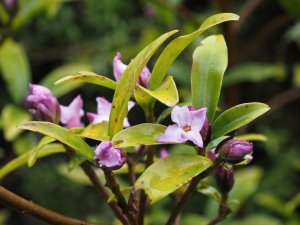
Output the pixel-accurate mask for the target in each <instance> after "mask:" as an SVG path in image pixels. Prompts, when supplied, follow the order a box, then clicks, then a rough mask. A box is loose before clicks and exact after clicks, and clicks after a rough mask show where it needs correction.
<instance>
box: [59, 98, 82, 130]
mask: <svg viewBox="0 0 300 225" xmlns="http://www.w3.org/2000/svg"><path fill="white" fill-rule="evenodd" d="M82 107H83V101H82V98H81V96H80V95H77V97H76V98H74V99H73V101H72V102H71V103H70V105H69V106H63V105H60V111H61V117H60V122H61V123H62V124H64V125H66V127H68V128H71V127H83V124H82V123H81V117H82V116H83V114H84V111H83V110H82Z"/></svg>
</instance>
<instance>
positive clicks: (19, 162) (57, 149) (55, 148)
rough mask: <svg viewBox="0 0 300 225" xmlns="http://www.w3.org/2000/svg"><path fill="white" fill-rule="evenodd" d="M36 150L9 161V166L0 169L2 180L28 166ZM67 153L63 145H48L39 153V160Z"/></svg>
mask: <svg viewBox="0 0 300 225" xmlns="http://www.w3.org/2000/svg"><path fill="white" fill-rule="evenodd" d="M34 151H35V148H34V149H33V150H31V151H28V152H25V153H24V154H22V155H20V156H19V157H17V158H15V159H13V160H11V161H9V162H8V163H7V164H5V165H4V166H2V167H1V168H0V180H1V179H2V178H3V177H4V176H6V175H7V174H9V173H10V172H12V171H14V170H15V169H18V168H19V167H21V166H23V165H25V164H26V162H27V161H28V159H29V157H30V156H31V155H32V154H33V152H34ZM61 152H65V149H64V147H63V145H61V144H48V145H45V146H43V147H42V148H41V151H39V152H38V155H37V158H42V157H45V156H48V155H52V154H56V153H61Z"/></svg>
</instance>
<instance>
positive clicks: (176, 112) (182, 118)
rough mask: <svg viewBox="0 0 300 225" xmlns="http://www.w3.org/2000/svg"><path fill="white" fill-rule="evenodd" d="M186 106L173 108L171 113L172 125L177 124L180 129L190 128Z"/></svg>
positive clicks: (190, 121)
mask: <svg viewBox="0 0 300 225" xmlns="http://www.w3.org/2000/svg"><path fill="white" fill-rule="evenodd" d="M191 115H192V114H191V112H190V110H189V108H188V106H183V107H180V106H175V107H174V108H173V110H172V113H171V119H172V121H173V122H174V123H177V124H178V125H179V126H180V127H182V128H184V127H185V126H191V124H192V116H191Z"/></svg>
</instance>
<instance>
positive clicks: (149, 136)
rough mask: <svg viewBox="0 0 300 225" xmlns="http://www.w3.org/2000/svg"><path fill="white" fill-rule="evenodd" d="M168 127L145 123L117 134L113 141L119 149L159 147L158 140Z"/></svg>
mask: <svg viewBox="0 0 300 225" xmlns="http://www.w3.org/2000/svg"><path fill="white" fill-rule="evenodd" d="M165 130H166V127H165V126H163V125H160V124H155V123H143V124H139V125H136V126H132V127H129V128H127V129H124V130H122V131H120V132H119V133H117V134H116V135H115V136H114V137H113V139H112V141H113V142H114V145H115V146H116V147H119V148H123V147H130V146H138V145H158V144H161V143H159V142H157V138H158V137H159V136H160V135H161V134H162V133H163V132H164V131H165Z"/></svg>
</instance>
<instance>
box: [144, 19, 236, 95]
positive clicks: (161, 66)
mask: <svg viewBox="0 0 300 225" xmlns="http://www.w3.org/2000/svg"><path fill="white" fill-rule="evenodd" d="M238 19H239V16H238V15H236V14H233V13H220V14H216V15H213V16H211V17H209V18H208V19H207V20H205V21H204V22H203V23H202V25H201V26H200V27H199V29H198V30H196V31H195V32H193V33H191V34H188V35H184V36H180V37H178V38H176V39H174V40H173V41H171V42H170V43H169V44H168V45H167V47H166V48H165V49H164V51H163V52H162V53H161V55H160V56H159V58H158V60H157V62H156V63H155V65H154V68H153V71H152V75H151V80H150V89H151V90H154V89H156V88H158V87H159V86H160V84H161V82H162V81H163V79H164V76H165V74H166V73H167V70H168V68H169V67H170V65H171V64H172V63H173V62H174V60H175V59H176V58H177V56H178V55H179V54H180V53H181V52H182V51H183V50H184V49H185V48H186V47H187V46H188V45H189V44H190V43H191V42H192V41H193V40H195V39H196V38H197V37H198V36H199V35H200V34H201V33H203V32H204V31H206V30H207V29H209V28H211V27H213V26H215V25H217V24H220V23H223V22H226V21H231V20H238Z"/></svg>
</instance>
